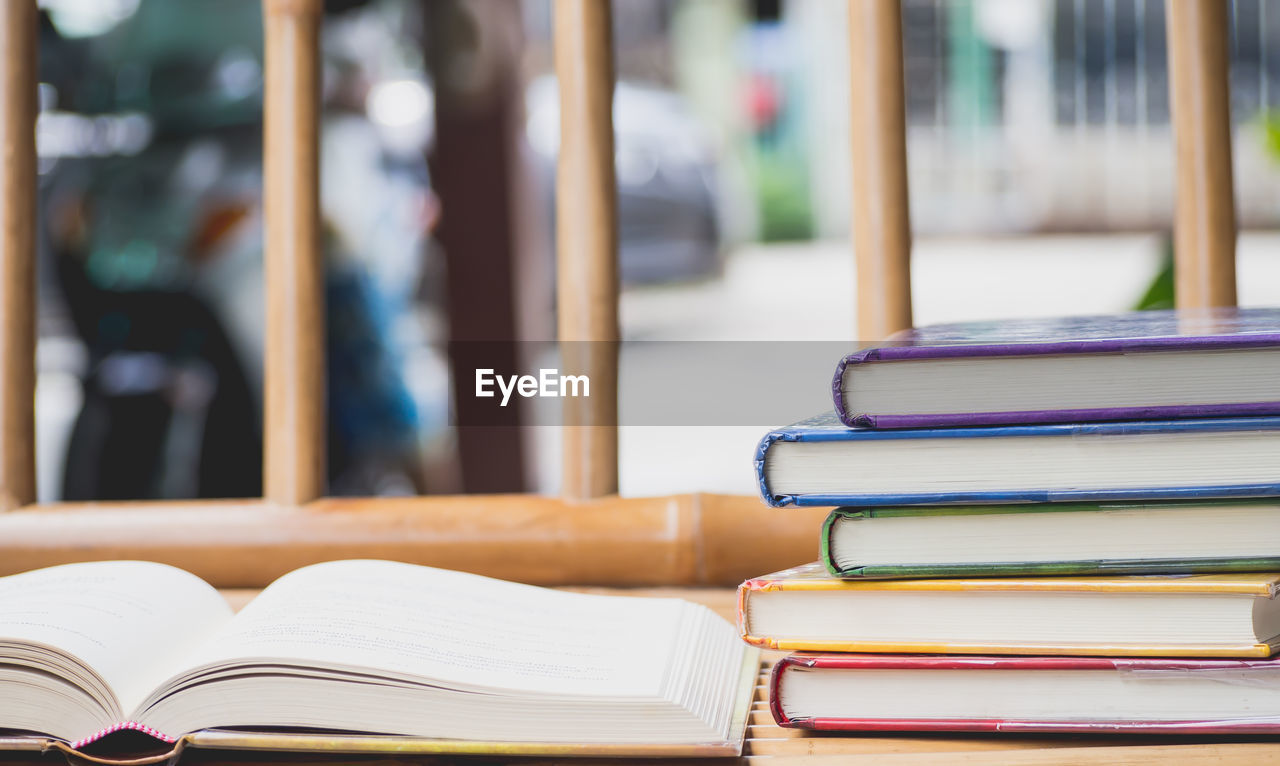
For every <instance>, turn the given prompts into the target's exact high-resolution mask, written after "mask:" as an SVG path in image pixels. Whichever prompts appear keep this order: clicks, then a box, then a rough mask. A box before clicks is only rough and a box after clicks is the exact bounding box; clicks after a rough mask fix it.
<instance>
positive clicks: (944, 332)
mask: <svg viewBox="0 0 1280 766" xmlns="http://www.w3.org/2000/svg"><path fill="white" fill-rule="evenodd" d="M832 392H833V394H834V397H835V406H836V414H837V415H838V416H839V417H840V420H841V422H843V423H844V424H845V425H847V426H851V427H869V428H916V427H946V426H981V425H1013V424H1020V423H1074V422H1081V421H1103V420H1143V419H1152V418H1155V419H1169V418H1203V417H1220V416H1221V417H1230V416H1244V415H1278V414H1280V309H1213V310H1209V311H1199V312H1185V311H1184V312H1177V311H1143V312H1134V313H1130V314H1118V315H1114V316H1097V317H1073V318H1066V319H1035V320H1023V321H1016V322H1011V321H1006V322H972V323H964V324H951V325H935V326H932V327H924V328H920V329H917V330H907V331H904V332H901V333H897V334H896V335H894V336H892V337H890V338H889V340H888V341H887V342H886V343H885V344H884V345H882V346H879V347H876V348H869V349H865V350H863V351H859V352H858V353H856V354H850V355H849V356H847V357H845V358H844V359H842V360H841V361H840V364H839V365H838V366H837V367H836V374H835V379H834V380H833V382H832Z"/></svg>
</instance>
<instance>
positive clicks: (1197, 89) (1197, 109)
mask: <svg viewBox="0 0 1280 766" xmlns="http://www.w3.org/2000/svg"><path fill="white" fill-rule="evenodd" d="M1165 10H1166V13H1167V15H1168V29H1169V85H1170V107H1171V110H1172V112H1173V115H1172V116H1173V133H1174V143H1175V152H1176V161H1177V169H1178V177H1177V183H1178V185H1177V202H1176V212H1175V220H1174V261H1175V277H1174V295H1175V299H1176V301H1177V305H1178V308H1186V309H1199V308H1208V307H1213V306H1234V305H1236V263H1235V258H1236V211H1235V197H1234V191H1233V188H1232V171H1231V95H1230V94H1231V88H1230V82H1229V79H1228V65H1229V60H1228V54H1227V21H1228V20H1227V6H1226V3H1223V2H1221V0H1166V2H1165Z"/></svg>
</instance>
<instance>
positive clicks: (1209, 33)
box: [0, 0, 1235, 586]
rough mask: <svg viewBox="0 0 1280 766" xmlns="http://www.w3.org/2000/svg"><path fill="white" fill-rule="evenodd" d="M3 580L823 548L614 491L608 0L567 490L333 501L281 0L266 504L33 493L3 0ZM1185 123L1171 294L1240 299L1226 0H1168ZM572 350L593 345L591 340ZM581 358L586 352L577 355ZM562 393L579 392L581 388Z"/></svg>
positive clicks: (29, 263) (597, 35) (875, 229)
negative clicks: (87, 567)
mask: <svg viewBox="0 0 1280 766" xmlns="http://www.w3.org/2000/svg"><path fill="white" fill-rule="evenodd" d="M0 2H2V3H3V15H2V16H0V96H2V97H3V107H2V108H3V115H2V116H0V157H3V172H2V173H0V301H3V305H2V306H0V504H3V508H4V509H5V510H9V511H10V512H9V513H5V514H0V574H7V573H10V572H16V571H21V570H24V569H29V568H33V567H37V566H44V565H50V564H55V563H62V562H67V561H76V560H92V559H110V558H142V559H151V560H156V561H164V562H168V563H173V564H176V565H179V566H183V567H185V568H187V569H190V570H191V571H193V572H195V573H196V574H198V575H200V576H202V577H205V578H206V579H208V580H209V581H211V582H213V583H214V584H217V585H223V586H259V585H263V584H265V583H266V582H268V581H270V580H271V579H273V578H274V577H276V576H279V575H280V574H283V573H284V572H286V571H288V570H290V569H293V568H295V567H298V566H301V565H304V564H307V563H311V562H315V561H321V560H327V559H333V558H345V557H364V556H369V557H388V558H397V559H401V560H405V561H411V562H417V563H425V564H434V565H438V566H445V567H451V568H456V569H464V570H470V571H475V572H480V573H483V574H491V575H495V576H500V577H506V578H510V579H515V580H524V581H527V582H538V583H547V584H563V583H598V584H623V585H641V584H732V583H735V582H737V581H738V580H741V579H743V578H745V577H748V576H752V575H756V574H759V573H761V572H766V571H770V570H773V569H778V568H782V567H785V566H790V565H793V564H796V563H798V562H800V561H804V560H809V559H812V558H814V557H815V556H816V550H815V544H814V538H815V535H814V529H815V528H816V526H817V523H818V520H819V519H820V518H821V517H822V516H824V515H825V514H824V512H823V511H822V510H821V509H804V510H787V511H774V510H770V509H767V508H765V507H764V506H763V505H762V504H761V503H760V501H759V500H758V499H757V498H754V497H728V496H719V495H701V494H694V495H681V496H676V497H664V498H619V497H617V496H616V491H617V486H618V472H617V430H616V414H617V400H616V395H615V393H614V392H615V390H616V386H615V385H614V384H615V383H616V380H617V356H616V354H617V346H616V344H617V340H618V314H617V213H616V203H615V192H614V180H613V132H612V115H611V109H610V102H611V94H612V81H613V75H612V64H611V62H612V49H611V46H612V43H611V39H610V22H609V6H608V4H607V3H606V2H605V0H555V4H554V13H555V48H556V51H555V53H556V55H555V59H556V68H557V72H558V74H559V81H560V98H561V106H562V108H561V120H562V124H561V135H562V141H561V156H560V166H559V172H558V175H557V185H558V190H557V198H558V200H559V211H558V212H559V215H558V230H559V254H558V257H559V289H558V295H559V312H560V316H559V333H560V338H561V340H562V341H563V342H565V343H566V349H567V353H566V355H567V356H568V357H569V359H567V360H566V366H568V367H570V368H571V369H572V368H573V366H577V368H578V369H583V370H588V371H589V373H590V375H591V378H592V380H593V382H594V381H601V382H606V381H607V382H608V383H609V385H608V386H607V389H608V392H609V393H608V395H605V396H598V395H596V392H597V391H603V390H604V389H605V386H599V385H597V386H593V396H592V397H591V399H590V400H589V401H590V403H589V404H587V405H585V406H576V405H572V404H571V405H570V409H569V410H568V411H567V412H566V416H565V420H566V423H567V424H569V425H568V426H567V427H566V429H565V432H566V433H565V439H564V480H563V485H564V492H563V494H564V496H563V497H562V498H560V499H556V498H546V497H535V496H521V495H505V496H456V497H422V498H407V499H388V498H371V499H325V498H323V497H321V496H322V494H323V489H324V475H325V470H324V455H325V448H324V438H323V437H324V433H325V428H324V423H323V418H324V409H323V400H324V395H323V385H324V384H323V375H324V364H323V345H322V344H323V315H324V312H323V304H322V294H321V289H320V275H321V268H322V262H321V248H320V241H319V203H318V198H317V186H318V185H317V181H318V178H319V156H318V149H317V146H318V143H317V130H318V124H319V121H318V120H319V97H318V86H319V53H318V39H317V31H318V27H319V24H320V20H321V3H320V0H266V2H265V4H264V12H265V28H266V36H265V44H266V61H267V69H266V104H265V109H266V127H265V134H264V141H265V152H264V174H265V206H266V207H265V212H266V220H267V224H266V226H267V230H266V250H265V253H266V256H265V257H266V280H267V288H268V289H267V292H268V296H269V306H268V309H269V310H268V319H267V352H266V353H267V364H266V396H265V404H264V407H265V418H266V422H265V425H264V438H265V448H266V449H265V487H264V498H263V499H260V500H238V501H223V502H182V503H176V502H165V503H87V504H49V505H35V463H34V449H33V445H34V427H33V422H34V421H33V417H34V416H33V409H34V407H33V402H34V381H35V375H34V350H35V349H34V331H35V297H34V296H35V288H34V276H33V274H34V261H35V226H36V216H35V173H36V170H35V168H36V164H35V145H34V124H35V118H36V98H35V92H36V67H35V41H36V26H35V20H36V14H35V3H34V0H0ZM1167 10H1168V16H1169V29H1170V40H1169V55H1170V58H1171V63H1172V66H1171V69H1172V72H1173V94H1172V95H1173V99H1172V103H1173V112H1174V120H1175V130H1176V134H1177V166H1178V184H1179V189H1178V206H1177V219H1176V221H1177V223H1176V225H1177V251H1178V255H1177V272H1178V278H1177V298H1178V303H1179V305H1180V306H1187V307H1192V306H1213V305H1230V304H1232V303H1234V301H1235V273H1234V239H1235V222H1234V214H1233V204H1232V198H1231V197H1232V188H1231V172H1230V157H1231V148H1230V131H1229V128H1230V122H1229V115H1228V112H1227V100H1226V93H1227V82H1226V76H1227V67H1226V56H1225V50H1226V21H1225V13H1226V10H1225V5H1224V4H1222V3H1221V2H1219V0H1168V4H1167ZM849 11H850V13H849V24H850V26H849V40H850V46H851V54H852V55H851V69H850V83H851V92H852V96H853V99H852V100H853V110H854V112H853V123H852V125H853V129H852V141H853V153H852V158H853V166H854V173H855V176H854V178H855V183H854V194H853V222H854V229H855V243H856V248H855V249H856V253H857V274H858V290H857V300H858V323H859V324H858V337H862V338H867V339H870V338H875V337H880V336H883V335H885V334H886V333H888V332H891V331H893V330H897V329H901V328H903V327H906V326H909V325H910V323H911V301H910V269H909V253H910V225H909V215H908V209H907V180H906V178H907V176H906V155H905V141H904V122H903V82H902V46H901V9H900V7H899V5H898V3H896V2H891V1H889V0H849ZM573 349H590V351H589V352H583V351H575V350H573ZM575 354H576V355H577V356H575ZM566 401H569V402H574V401H575V400H573V399H567V400H566Z"/></svg>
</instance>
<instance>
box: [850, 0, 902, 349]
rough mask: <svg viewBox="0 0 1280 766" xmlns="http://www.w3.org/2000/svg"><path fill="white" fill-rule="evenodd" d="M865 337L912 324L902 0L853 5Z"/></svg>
mask: <svg viewBox="0 0 1280 766" xmlns="http://www.w3.org/2000/svg"><path fill="white" fill-rule="evenodd" d="M849 80H850V91H851V101H852V110H853V111H852V120H851V123H850V125H851V129H852V131H851V132H852V139H853V151H852V158H853V240H854V259H855V264H856V269H857V312H858V319H857V321H858V327H857V331H858V339H859V340H861V341H863V342H864V343H874V342H877V341H881V340H884V338H886V337H887V336H889V335H890V334H891V333H894V332H897V331H898V330H903V329H906V328H908V327H910V326H911V264H910V258H911V220H910V214H909V210H908V204H907V143H906V111H905V101H904V96H903V74H902V6H901V3H900V2H899V0H849Z"/></svg>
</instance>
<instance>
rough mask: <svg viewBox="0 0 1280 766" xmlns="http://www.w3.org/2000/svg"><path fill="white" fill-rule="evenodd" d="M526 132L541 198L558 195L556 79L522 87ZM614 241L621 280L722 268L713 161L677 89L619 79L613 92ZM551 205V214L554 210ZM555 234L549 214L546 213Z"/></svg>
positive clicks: (663, 278)
mask: <svg viewBox="0 0 1280 766" xmlns="http://www.w3.org/2000/svg"><path fill="white" fill-rule="evenodd" d="M525 110H526V114H527V122H526V126H525V135H526V138H527V139H528V142H529V146H530V147H531V148H532V149H533V152H534V154H535V156H536V168H535V171H536V174H537V180H538V183H539V184H540V185H541V188H542V189H543V190H544V195H543V196H544V199H548V200H552V201H553V202H554V198H555V168H556V158H557V156H558V153H559V146H560V102H559V93H558V90H557V87H556V81H555V78H554V77H550V76H546V77H540V78H538V79H536V80H534V81H533V82H532V83H530V85H529V87H528V89H527V90H526V92H525ZM613 124H614V169H615V172H616V174H617V183H618V240H619V241H618V245H619V250H620V251H621V252H620V256H619V258H620V272H621V279H622V282H623V284H631V285H634V284H651V283H659V282H674V281H682V280H692V279H701V278H705V277H710V276H715V275H717V274H719V273H720V270H721V267H722V265H723V254H722V251H721V247H720V226H719V206H718V200H717V199H716V193H715V189H716V181H715V174H716V159H715V154H714V152H713V151H712V147H711V142H710V140H709V139H708V138H707V136H706V135H705V133H704V132H703V130H702V127H701V126H700V125H699V124H698V122H697V121H696V120H695V119H694V117H693V115H692V114H691V113H690V112H689V110H688V108H687V107H686V105H685V103H684V100H683V99H682V98H681V97H680V96H679V95H678V94H676V93H674V92H671V91H669V90H664V89H662V88H658V87H654V86H651V85H640V84H636V83H632V82H626V81H620V82H618V84H617V85H616V87H615V88H614V94H613ZM554 210H555V207H554V205H552V206H551V207H550V208H549V211H554ZM549 215H550V217H551V219H552V221H551V226H550V229H549V230H550V231H553V232H554V229H555V221H554V218H555V216H554V212H550V213H549Z"/></svg>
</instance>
